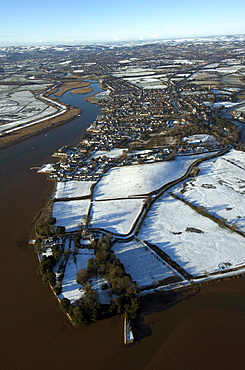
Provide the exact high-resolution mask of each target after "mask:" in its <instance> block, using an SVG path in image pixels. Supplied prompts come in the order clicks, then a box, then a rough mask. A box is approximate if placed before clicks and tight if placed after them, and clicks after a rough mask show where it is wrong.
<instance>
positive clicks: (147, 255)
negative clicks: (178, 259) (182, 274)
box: [113, 240, 179, 288]
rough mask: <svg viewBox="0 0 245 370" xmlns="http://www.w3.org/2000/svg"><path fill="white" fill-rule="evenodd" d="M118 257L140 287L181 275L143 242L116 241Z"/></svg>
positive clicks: (115, 247)
mask: <svg viewBox="0 0 245 370" xmlns="http://www.w3.org/2000/svg"><path fill="white" fill-rule="evenodd" d="M113 251H114V253H115V254H116V257H117V258H119V259H120V261H121V262H122V263H123V265H124V267H125V270H126V272H127V273H128V274H130V275H131V277H132V280H133V281H135V282H136V284H137V285H138V287H139V288H145V287H148V286H151V285H154V284H158V283H159V282H160V281H162V280H164V279H167V278H170V277H171V278H173V277H179V275H177V273H176V272H175V271H174V270H173V269H172V268H171V267H170V266H168V265H167V264H166V263H165V262H164V261H163V260H162V259H161V258H160V257H158V256H157V255H156V254H155V253H154V252H153V251H152V250H151V249H150V248H149V247H147V246H146V245H145V244H143V243H142V242H139V241H136V240H133V241H131V242H129V243H116V244H115V245H114V246H113Z"/></svg>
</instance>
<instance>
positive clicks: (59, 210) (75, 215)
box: [53, 199, 90, 231]
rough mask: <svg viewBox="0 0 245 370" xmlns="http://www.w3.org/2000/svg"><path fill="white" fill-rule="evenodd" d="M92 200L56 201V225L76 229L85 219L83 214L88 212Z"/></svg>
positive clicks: (69, 229) (54, 215) (68, 229)
mask: <svg viewBox="0 0 245 370" xmlns="http://www.w3.org/2000/svg"><path fill="white" fill-rule="evenodd" d="M89 205H90V200H88V199H83V200H70V201H64V202H63V201H59V202H54V205H53V217H54V218H55V219H56V226H65V228H66V231H76V230H78V228H79V224H80V223H81V222H82V221H83V216H86V215H87V214H88V209H89Z"/></svg>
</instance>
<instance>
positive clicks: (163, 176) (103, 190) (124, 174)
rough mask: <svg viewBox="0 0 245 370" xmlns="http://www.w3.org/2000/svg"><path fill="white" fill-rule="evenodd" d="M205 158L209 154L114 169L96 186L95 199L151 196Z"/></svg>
mask: <svg viewBox="0 0 245 370" xmlns="http://www.w3.org/2000/svg"><path fill="white" fill-rule="evenodd" d="M205 156H207V153H206V154H202V155H193V156H178V157H177V158H176V160H174V161H166V162H158V163H149V164H144V165H135V166H126V167H120V168H113V169H112V170H110V171H109V172H108V173H107V174H106V175H105V176H103V178H102V179H101V181H100V182H98V184H96V186H95V189H94V199H95V200H102V199H115V198H127V197H129V196H136V195H145V194H149V193H150V192H152V191H154V190H156V189H158V188H160V187H161V186H163V185H165V184H167V183H168V182H170V181H173V180H175V179H178V178H179V177H181V176H183V175H184V173H185V172H186V171H187V169H188V167H189V166H190V165H191V163H193V162H194V161H195V160H196V159H198V158H201V157H205ZM119 184H120V186H119Z"/></svg>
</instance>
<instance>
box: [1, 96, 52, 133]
mask: <svg viewBox="0 0 245 370" xmlns="http://www.w3.org/2000/svg"><path fill="white" fill-rule="evenodd" d="M55 112H57V110H56V109H55V108H53V107H51V106H49V105H47V104H45V103H43V102H42V101H40V100H38V99H36V98H35V97H34V95H33V94H32V93H31V92H30V91H18V92H14V93H12V94H11V95H10V96H9V97H7V96H6V98H5V99H3V98H2V99H0V121H1V120H3V122H6V124H2V125H1V126H0V129H1V131H2V130H7V129H9V128H11V127H14V126H16V122H15V121H17V123H18V125H20V124H23V123H26V122H28V121H30V120H35V119H40V118H42V117H44V116H47V115H51V114H53V113H55Z"/></svg>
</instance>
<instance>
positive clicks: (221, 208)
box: [176, 150, 245, 232]
mask: <svg viewBox="0 0 245 370" xmlns="http://www.w3.org/2000/svg"><path fill="white" fill-rule="evenodd" d="M176 191H177V193H178V195H180V196H181V197H182V198H184V199H186V200H187V201H188V202H191V203H193V204H195V205H196V206H201V207H204V208H205V209H206V210H207V211H208V212H209V213H211V214H212V215H215V216H216V217H218V218H222V219H224V220H227V222H228V223H229V224H231V225H234V226H236V228H237V229H238V230H240V231H243V232H245V215H244V209H245V199H244V194H245V158H244V153H242V152H238V151H234V150H232V151H231V152H229V153H227V154H226V155H223V156H222V157H220V158H217V159H216V160H210V161H207V162H204V163H202V164H201V165H200V173H199V175H198V176H197V177H196V178H195V179H192V180H189V181H187V182H185V183H184V184H183V185H182V186H181V187H178V188H177V189H176Z"/></svg>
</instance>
